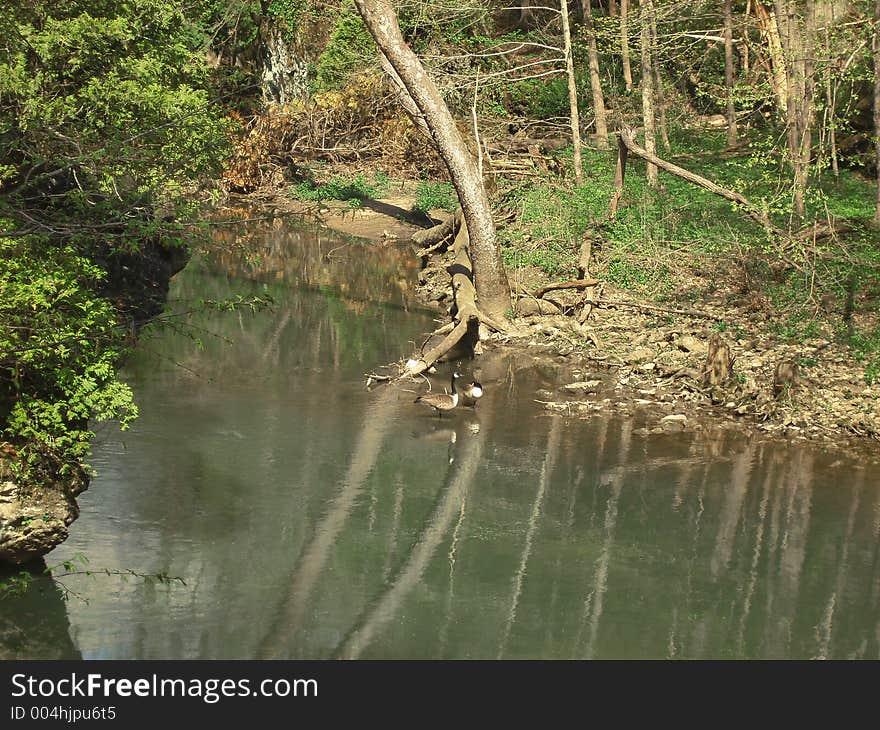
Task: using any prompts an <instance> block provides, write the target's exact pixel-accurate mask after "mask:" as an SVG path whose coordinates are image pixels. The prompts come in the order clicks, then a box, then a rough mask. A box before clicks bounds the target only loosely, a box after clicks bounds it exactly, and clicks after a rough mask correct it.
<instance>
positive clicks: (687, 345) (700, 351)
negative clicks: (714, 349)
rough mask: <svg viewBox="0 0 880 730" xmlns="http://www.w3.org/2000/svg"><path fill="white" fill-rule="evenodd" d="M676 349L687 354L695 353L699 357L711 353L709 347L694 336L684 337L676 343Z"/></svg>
mask: <svg viewBox="0 0 880 730" xmlns="http://www.w3.org/2000/svg"><path fill="white" fill-rule="evenodd" d="M675 345H676V347H678V349H680V350H684V351H685V352H693V353H695V354H697V355H705V354H706V353H707V352H708V351H709V346H708V345H707V344H706V343H705V342H703V341H702V340H698V339H697V338H696V337H693V336H692V335H684V336H682V337H679V338H678V339H677V340H676V341H675Z"/></svg>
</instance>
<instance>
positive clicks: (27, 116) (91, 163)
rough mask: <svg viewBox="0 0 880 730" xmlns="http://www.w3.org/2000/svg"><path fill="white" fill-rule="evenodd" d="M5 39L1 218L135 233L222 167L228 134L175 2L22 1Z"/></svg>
mask: <svg viewBox="0 0 880 730" xmlns="http://www.w3.org/2000/svg"><path fill="white" fill-rule="evenodd" d="M0 37H3V38H4V44H5V51H6V52H5V53H4V54H3V55H2V56H0V159H3V160H4V161H6V162H7V163H8V164H7V166H6V167H5V168H4V170H3V178H2V179H0V184H3V185H4V187H5V188H6V189H5V191H4V192H6V196H5V198H4V202H3V203H2V204H0V215H3V214H5V215H8V216H11V217H14V218H15V217H17V216H20V215H21V213H22V211H23V210H28V216H29V217H28V218H27V220H30V219H32V218H37V219H38V221H39V223H40V224H42V225H41V226H38V225H36V224H32V225H31V226H30V227H32V228H34V229H35V230H37V231H40V232H46V231H48V232H56V231H59V230H60V231H63V232H64V233H65V234H66V235H68V236H74V235H76V234H77V233H82V235H83V236H86V237H88V238H89V239H90V240H91V239H93V238H94V236H95V235H96V234H102V233H104V232H106V233H108V234H112V236H113V237H115V236H116V235H118V234H119V233H120V231H122V232H124V233H125V234H126V235H130V236H132V237H136V236H137V235H139V230H138V229H139V228H141V227H143V225H144V224H148V223H149V219H150V218H151V211H152V210H155V209H156V208H161V209H162V210H163V211H164V212H165V213H166V215H169V216H170V215H175V214H185V215H188V214H189V213H190V204H189V202H188V201H187V199H186V196H185V195H184V193H186V192H189V188H191V186H192V182H191V181H193V180H195V179H197V178H200V177H203V176H205V175H207V174H210V173H213V172H215V171H217V170H218V168H219V163H220V162H221V160H222V155H223V149H224V145H223V142H222V141H223V140H224V139H225V138H226V134H225V131H226V129H225V125H224V123H223V122H222V121H221V119H220V117H219V115H218V113H217V112H216V111H215V110H213V109H212V107H211V104H210V98H209V96H208V92H207V89H206V87H207V84H208V71H207V67H206V66H205V64H204V61H203V58H202V55H201V53H202V50H201V43H202V39H201V37H200V32H199V30H198V28H196V27H195V26H193V24H192V23H191V22H190V21H189V19H188V18H187V17H186V16H184V15H183V13H182V12H181V11H180V10H179V9H178V6H177V4H175V3H172V2H170V0H136V2H127V1H125V0H106V1H105V2H102V3H98V4H96V3H93V2H87V1H86V0H71V2H67V3H63V4H55V3H39V4H36V5H35V4H33V3H28V2H24V0H16V1H15V2H11V3H4V4H3V7H2V9H0ZM50 193H51V195H52V196H53V197H52V198H51V202H49V201H47V200H45V199H44V196H46V195H47V194H50ZM35 209H36V210H35ZM112 223H117V224H118V225H119V228H118V229H115V230H114V229H113V228H112V226H111V225H110V224H112ZM26 227H28V226H26Z"/></svg>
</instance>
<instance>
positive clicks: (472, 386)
mask: <svg viewBox="0 0 880 730" xmlns="http://www.w3.org/2000/svg"><path fill="white" fill-rule="evenodd" d="M461 394H462V396H463V399H462V404H463V405H466V406H473V407H474V408H476V407H477V401H478V400H479V399H480V398H482V397H483V386H482V385H481V384H480V383H478V382H477V381H476V380H475V381H473V382H472V383H468V384H467V385H466V386H464V388H462V389H461Z"/></svg>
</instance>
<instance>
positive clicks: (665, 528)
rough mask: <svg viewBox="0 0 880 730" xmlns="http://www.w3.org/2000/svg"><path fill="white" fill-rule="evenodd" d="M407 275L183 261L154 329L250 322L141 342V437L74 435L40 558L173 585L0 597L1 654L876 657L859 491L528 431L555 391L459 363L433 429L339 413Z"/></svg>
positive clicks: (800, 467)
mask: <svg viewBox="0 0 880 730" xmlns="http://www.w3.org/2000/svg"><path fill="white" fill-rule="evenodd" d="M414 275H415V267H414V265H413V262H412V261H410V260H408V259H407V258H406V257H404V256H403V255H401V254H400V253H399V252H398V251H396V250H394V249H392V248H381V249H377V248H372V249H371V248H368V247H364V246H362V245H359V244H356V245H346V244H345V243H344V242H343V241H341V240H338V239H335V238H333V237H328V236H327V234H316V233H308V232H292V231H286V230H277V231H273V232H270V233H266V234H265V237H264V239H263V248H262V249H261V250H260V251H259V252H258V255H256V256H254V255H250V256H249V261H245V262H243V261H242V260H241V259H240V257H239V256H237V255H235V254H233V253H230V254H227V255H225V256H219V257H214V258H212V259H208V260H204V259H202V260H195V261H193V263H192V264H191V265H190V266H188V267H187V268H186V269H185V270H184V271H183V272H182V273H181V274H180V275H179V276H178V277H177V278H176V279H175V281H174V282H173V287H172V293H171V296H172V300H171V302H170V303H169V308H170V309H171V310H177V311H183V310H185V309H186V308H188V307H189V306H191V304H192V300H195V299H199V298H205V297H208V298H214V299H219V298H222V297H226V296H231V295H234V294H242V293H244V294H247V293H261V294H266V293H268V294H271V296H273V297H274V298H275V300H276V307H275V308H274V309H273V310H272V311H270V312H262V313H257V314H251V313H250V312H241V313H232V314H228V313H227V314H221V313H215V314H210V315H199V316H197V317H195V318H192V319H191V320H190V324H191V325H193V328H191V329H187V330H186V331H177V330H175V329H173V328H172V329H169V328H164V329H161V330H156V331H153V332H151V333H150V334H149V335H148V336H145V337H144V338H143V339H142V340H141V342H140V344H139V349H138V353H137V356H136V357H135V359H134V360H133V361H132V362H131V363H130V365H129V367H128V369H127V378H128V379H129V381H130V382H131V383H132V385H133V387H134V389H135V392H136V395H137V399H138V402H139V405H140V409H141V417H140V418H139V419H138V421H137V422H136V423H135V424H134V426H133V427H132V428H131V430H130V431H128V432H126V433H120V432H119V431H118V430H117V429H115V428H114V427H112V426H107V427H104V428H102V429H101V430H100V432H99V435H98V438H97V440H96V443H95V449H94V457H93V463H94V465H95V467H96V469H97V471H98V476H97V477H96V478H95V479H94V481H93V482H92V484H91V487H90V488H89V490H88V491H87V492H86V493H85V494H83V495H82V496H81V498H80V504H81V508H82V516H81V517H80V518H79V520H77V521H76V522H75V523H74V524H73V526H72V528H71V537H70V539H69V540H68V541H67V542H66V543H65V544H64V545H62V546H61V547H59V548H58V549H57V550H55V551H54V552H53V553H52V554H51V555H49V556H48V557H47V562H48V563H49V564H56V563H58V562H60V561H61V560H65V559H70V558H71V557H73V556H75V555H76V554H78V553H83V554H85V555H87V556H88V558H89V560H90V565H89V567H90V568H93V569H95V570H101V569H104V568H106V569H132V570H135V571H138V572H143V573H154V572H164V573H168V574H169V575H172V576H179V577H180V578H182V579H183V580H184V581H185V585H180V584H174V585H171V586H164V585H156V584H150V583H145V582H144V581H142V580H139V579H136V578H132V579H130V580H128V581H122V580H120V579H119V578H115V577H107V576H98V577H94V578H85V577H79V578H76V577H73V578H66V579H64V586H66V587H68V588H69V589H71V590H72V591H74V592H75V594H76V595H70V596H68V598H67V600H66V601H64V600H63V599H62V592H61V588H62V586H61V585H55V586H50V587H48V588H46V589H44V590H43V591H41V592H39V593H34V594H31V595H29V596H27V597H25V598H21V599H11V600H8V601H6V602H4V603H2V604H0V616H2V621H3V628H4V630H3V631H2V632H0V637H2V641H3V652H4V654H5V656H20V657H33V658H40V657H45V658H53V657H58V656H82V657H84V658H150V659H158V658H260V657H279V658H330V657H363V658H465V657H474V658H477V657H479V658H496V657H505V658H520V657H530V658H543V657H546V658H586V657H597V658H601V657H627V658H648V657H651V658H655V657H658V658H662V657H681V658H690V657H700V658H722V657H723V658H728V657H742V658H751V657H803V658H811V657H865V658H874V659H876V658H878V656H880V547H878V546H880V469H878V467H877V466H876V465H871V464H870V463H869V461H868V460H858V459H853V458H851V457H847V456H842V455H840V454H835V453H833V452H824V451H820V450H817V449H813V448H808V447H806V446H804V445H787V444H784V443H779V442H776V443H768V442H762V441H759V440H756V439H747V438H744V437H742V436H739V435H737V434H736V433H734V432H732V431H729V430H728V431H724V430H721V431H717V432H702V433H699V434H681V433H677V434H661V435H657V434H647V433H645V431H643V430H641V429H640V426H641V421H640V416H639V415H638V414H637V415H636V416H635V417H634V418H626V419H624V418H619V417H614V416H607V417H606V416H603V415H595V416H592V417H591V418H590V419H589V420H576V419H567V418H564V417H562V416H556V415H548V414H547V413H546V412H545V411H544V410H543V409H542V407H541V405H540V404H539V403H536V402H535V399H536V398H540V397H541V396H538V395H536V391H537V390H539V389H555V388H557V387H559V385H560V384H561V383H564V382H570V381H571V379H572V378H569V376H568V374H567V372H566V367H567V366H566V364H565V363H564V361H561V360H560V361H559V362H558V363H554V362H549V363H540V362H538V361H536V360H534V359H533V358H531V357H530V356H525V355H510V354H505V353H494V354H489V355H485V356H483V357H482V358H479V359H478V360H476V361H474V362H465V363H462V364H461V366H462V368H463V369H464V372H465V375H466V376H470V375H471V374H472V373H474V374H475V375H476V376H477V377H478V378H479V379H480V380H481V381H482V383H483V384H484V386H485V388H486V395H485V396H484V398H483V399H482V401H481V402H480V405H479V407H478V408H477V409H476V410H473V409H458V410H456V411H455V412H453V413H452V414H449V415H447V416H444V417H443V418H442V419H438V418H437V417H436V416H434V415H433V414H432V413H431V412H430V411H429V410H428V409H425V408H423V407H421V406H418V405H415V404H414V403H413V402H412V401H413V399H414V397H415V395H416V391H417V390H419V388H418V387H416V386H411V389H412V391H413V392H408V391H406V390H402V389H392V388H389V387H384V386H383V387H379V388H375V389H374V390H373V391H372V392H371V391H368V390H367V389H366V388H365V387H364V382H365V378H364V373H365V372H368V371H371V370H373V369H374V368H375V367H376V366H377V365H381V364H383V363H387V362H391V361H394V360H397V359H398V358H399V357H401V356H404V355H407V354H409V352H411V350H412V343H413V342H415V343H420V342H421V341H422V333H424V332H425V331H426V330H428V329H430V328H431V327H432V322H431V318H430V317H429V316H428V315H426V314H424V313H421V312H419V311H418V310H416V309H414V308H413V307H412V306H410V303H409V302H408V297H407V294H406V291H407V286H408V281H410V280H411V279H412V277H413V276H414ZM408 310H409V311H408ZM447 377H448V370H444V371H442V372H441V373H440V374H439V375H438V380H437V381H436V382H435V384H434V387H435V388H442V386H443V384H444V382H445V381H446V378H447ZM419 392H420V391H419Z"/></svg>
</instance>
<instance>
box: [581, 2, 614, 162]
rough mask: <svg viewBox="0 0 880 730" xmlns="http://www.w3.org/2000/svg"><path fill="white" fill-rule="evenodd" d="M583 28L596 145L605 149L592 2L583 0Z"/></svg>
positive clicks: (600, 84)
mask: <svg viewBox="0 0 880 730" xmlns="http://www.w3.org/2000/svg"><path fill="white" fill-rule="evenodd" d="M583 9H584V28H585V29H586V31H587V52H588V55H589V59H590V87H591V88H592V91H593V114H594V116H595V118H596V146H597V147H598V148H599V149H600V150H607V149H608V148H609V146H608V123H607V121H606V117H605V97H604V95H603V94H602V78H601V76H600V75H599V51H598V49H597V48H596V31H595V29H594V28H593V2H592V0H583Z"/></svg>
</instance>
